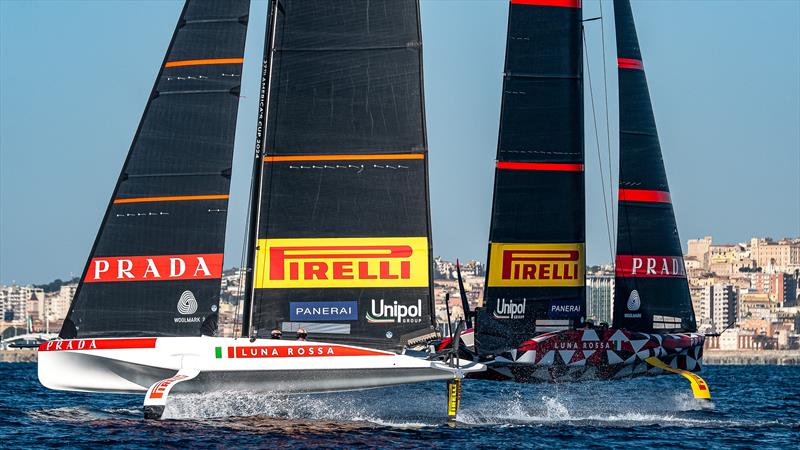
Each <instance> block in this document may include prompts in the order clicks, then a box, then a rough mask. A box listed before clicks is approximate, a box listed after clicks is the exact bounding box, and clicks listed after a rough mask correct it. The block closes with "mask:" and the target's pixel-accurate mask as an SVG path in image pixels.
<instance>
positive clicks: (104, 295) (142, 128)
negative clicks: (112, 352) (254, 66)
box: [60, 0, 250, 338]
mask: <svg viewBox="0 0 800 450" xmlns="http://www.w3.org/2000/svg"><path fill="white" fill-rule="evenodd" d="M249 8H250V7H249V1H248V0H224V1H223V0H209V1H197V0H188V1H187V2H186V4H185V6H184V8H183V10H182V12H181V15H180V19H179V21H178V24H177V26H176V28H175V32H174V33H173V36H172V40H171V42H170V44H169V47H168V50H167V53H166V55H165V57H164V60H163V63H162V64H161V68H160V69H159V72H158V77H157V79H156V82H155V85H154V86H153V89H152V91H151V94H150V98H149V101H148V102H147V106H146V107H145V110H144V114H143V115H142V119H141V121H140V123H139V127H138V129H137V131H136V134H135V136H134V139H133V143H132V144H131V148H130V150H129V152H128V156H127V158H126V160H125V164H124V165H123V168H122V171H121V173H120V176H119V178H118V180H117V184H116V187H115V188H114V193H113V195H112V196H111V200H110V201H109V204H108V207H107V209H106V213H105V216H104V218H103V222H102V224H101V226H100V230H99V231H98V234H97V237H96V238H95V242H94V245H93V247H92V250H91V253H90V256H89V259H88V261H87V263H86V266H85V268H84V271H83V275H82V276H81V281H80V283H79V284H78V288H77V291H76V293H75V297H74V299H73V301H72V304H71V305H70V310H69V313H68V314H67V318H66V319H65V321H64V326H63V327H62V329H61V332H60V337H62V338H76V337H80V338H85V337H109V336H199V335H201V334H213V333H214V332H215V331H216V327H217V314H216V311H217V308H218V304H219V286H220V279H221V277H222V263H223V251H224V241H225V222H226V218H227V206H228V197H229V190H230V177H231V163H232V157H233V143H234V134H235V130H236V115H237V110H238V105H239V93H240V86H241V68H242V63H243V57H244V41H245V35H246V32H247V19H248V13H249Z"/></svg>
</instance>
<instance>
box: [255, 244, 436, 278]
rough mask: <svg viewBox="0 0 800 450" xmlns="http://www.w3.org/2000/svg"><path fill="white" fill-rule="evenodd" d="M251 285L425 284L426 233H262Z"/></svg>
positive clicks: (426, 274) (426, 276) (426, 266)
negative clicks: (331, 236)
mask: <svg viewBox="0 0 800 450" xmlns="http://www.w3.org/2000/svg"><path fill="white" fill-rule="evenodd" d="M255 280H256V288H259V289H270V288H329V287H425V286H427V285H428V239H427V238H425V237H406V238H343V239H338V238H337V239H328V238H322V239H261V240H259V250H258V256H257V263H256V276H255Z"/></svg>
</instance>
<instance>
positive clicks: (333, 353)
mask: <svg viewBox="0 0 800 450" xmlns="http://www.w3.org/2000/svg"><path fill="white" fill-rule="evenodd" d="M39 350H40V351H39V381H40V382H41V383H42V385H44V386H45V387H48V388H50V389H57V390H69V391H85V392H107V393H145V392H147V391H148V389H149V388H151V387H155V386H154V384H155V383H158V382H160V381H161V380H166V379H168V378H170V377H173V376H174V375H176V373H178V372H179V371H181V372H185V371H196V372H198V373H197V375H196V376H194V377H192V378H191V379H185V380H181V381H182V382H177V383H172V386H169V389H170V390H171V392H193V393H203V392H209V391H225V390H237V391H248V392H274V393H313V392H331V391H345V390H355V389H369V388H377V387H382V386H391V385H396V384H405V383H416V382H422V381H431V380H446V379H450V378H453V376H454V374H455V372H456V371H455V369H453V368H451V367H449V366H448V365H446V364H444V363H442V362H439V361H428V360H424V359H420V358H415V357H411V356H405V355H398V354H395V353H391V352H384V351H380V350H373V349H367V348H361V347H353V346H347V345H340V344H328V343H323V342H300V341H282V340H268V339H258V340H256V341H254V342H250V340H248V339H244V338H239V339H233V338H218V337H174V338H132V339H76V340H65V341H51V342H48V343H46V344H43V345H42V346H41V347H40V349H39ZM462 364H463V366H464V367H462V368H461V372H463V373H466V372H472V371H480V370H485V367H484V366H483V365H481V364H475V363H471V362H467V361H463V362H462ZM173 387H174V389H172V388H173ZM165 397H166V393H165Z"/></svg>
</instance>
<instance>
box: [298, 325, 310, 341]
mask: <svg viewBox="0 0 800 450" xmlns="http://www.w3.org/2000/svg"><path fill="white" fill-rule="evenodd" d="M307 337H308V333H306V330H305V328H298V329H297V340H298V341H305V340H306V338H307Z"/></svg>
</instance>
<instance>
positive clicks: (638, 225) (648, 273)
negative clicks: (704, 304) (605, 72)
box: [614, 0, 696, 332]
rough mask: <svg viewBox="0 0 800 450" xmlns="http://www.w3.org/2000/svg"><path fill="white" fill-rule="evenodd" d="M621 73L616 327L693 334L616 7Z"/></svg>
mask: <svg viewBox="0 0 800 450" xmlns="http://www.w3.org/2000/svg"><path fill="white" fill-rule="evenodd" d="M614 20H615V23H616V35H617V57H618V67H619V126H620V151H619V153H620V155H619V158H620V163H619V164H620V165H619V178H620V180H619V214H618V220H619V222H618V223H619V228H618V231H617V257H616V287H615V302H614V326H615V327H619V328H627V329H629V330H635V331H645V332H665V331H695V330H696V324H695V317H694V311H693V309H692V301H691V297H690V295H689V286H688V282H687V279H686V270H685V268H684V264H683V256H682V255H683V252H682V250H681V245H680V238H679V237H678V229H677V225H676V223H675V214H674V212H673V208H672V201H671V198H670V194H669V186H668V184H667V174H666V170H665V168H664V162H663V159H662V153H661V146H660V144H659V140H658V132H657V130H656V123H655V117H654V115H653V108H652V104H651V102H650V93H649V91H648V87H647V79H646V77H645V72H644V65H643V63H642V55H641V52H640V49H639V42H638V38H637V36H636V28H635V25H634V21H633V13H632V11H631V6H630V2H629V1H628V0H615V1H614Z"/></svg>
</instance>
